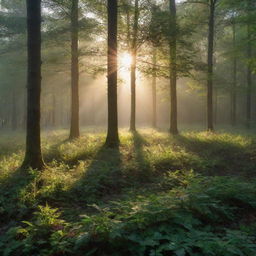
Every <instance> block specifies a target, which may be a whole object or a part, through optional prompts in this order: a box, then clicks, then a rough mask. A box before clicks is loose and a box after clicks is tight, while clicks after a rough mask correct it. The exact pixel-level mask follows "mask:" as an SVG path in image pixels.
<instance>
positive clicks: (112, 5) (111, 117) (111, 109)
mask: <svg viewBox="0 0 256 256" xmlns="http://www.w3.org/2000/svg"><path fill="white" fill-rule="evenodd" d="M118 145H119V137H118V109H117V0H108V133H107V139H106V146H108V147H117V146H118Z"/></svg>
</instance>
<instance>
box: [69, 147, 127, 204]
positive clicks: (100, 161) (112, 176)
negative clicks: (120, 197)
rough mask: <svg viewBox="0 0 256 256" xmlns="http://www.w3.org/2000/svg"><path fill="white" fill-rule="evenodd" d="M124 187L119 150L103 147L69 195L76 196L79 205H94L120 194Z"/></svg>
mask: <svg viewBox="0 0 256 256" xmlns="http://www.w3.org/2000/svg"><path fill="white" fill-rule="evenodd" d="M123 186H125V180H124V178H123V173H122V161H121V153H120V150H119V148H107V147H106V146H105V145H102V146H101V147H100V148H99V150H98V151H97V153H96V154H95V155H94V157H93V159H92V161H91V163H90V164H89V166H88V167H86V169H85V173H84V174H83V175H82V177H81V178H80V179H79V180H78V181H77V182H75V183H74V184H73V186H72V187H71V188H70V190H69V191H67V193H68V194H70V195H76V196H75V198H73V200H75V201H77V203H78V204H79V203H82V204H84V202H86V203H88V202H89V203H94V202H95V201H97V200H98V199H102V198H108V197H110V196H112V195H115V194H119V193H120V192H121V189H122V187H123Z"/></svg>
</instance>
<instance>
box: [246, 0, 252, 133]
mask: <svg viewBox="0 0 256 256" xmlns="http://www.w3.org/2000/svg"><path fill="white" fill-rule="evenodd" d="M250 6H251V2H250V0H248V13H249V12H250ZM251 32H252V31H251V25H250V21H248V23H247V63H248V64H247V90H246V126H247V128H250V127H251V112H252V110H251V101H252V98H251V97H252V95H251V94H252V68H251V58H252V44H251V40H252V37H251Z"/></svg>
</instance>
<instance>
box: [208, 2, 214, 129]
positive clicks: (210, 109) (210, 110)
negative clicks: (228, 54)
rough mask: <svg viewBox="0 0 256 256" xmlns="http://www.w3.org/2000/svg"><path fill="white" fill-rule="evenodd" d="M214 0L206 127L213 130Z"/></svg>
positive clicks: (209, 45)
mask: <svg viewBox="0 0 256 256" xmlns="http://www.w3.org/2000/svg"><path fill="white" fill-rule="evenodd" d="M215 3H216V0H210V15H209V31H208V33H209V34H208V61H207V63H208V74H207V128H208V131H213V130H214V128H213V44H214V15H215Z"/></svg>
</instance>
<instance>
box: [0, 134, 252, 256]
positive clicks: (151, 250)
mask: <svg viewBox="0 0 256 256" xmlns="http://www.w3.org/2000/svg"><path fill="white" fill-rule="evenodd" d="M67 136H68V133H67V131H65V130H60V131H52V132H48V133H44V134H43V142H42V150H43V153H44V158H45V161H46V163H47V169H45V170H44V171H43V172H42V173H41V172H37V171H34V170H28V172H27V173H24V172H21V171H19V169H18V167H19V166H20V164H21V162H22V159H23V155H24V136H23V135H22V134H16V133H15V134H14V133H8V134H7V133H6V134H4V135H2V136H1V138H0V149H1V152H0V170H1V171H0V255H5V256H8V255H17V256H20V255H22V256H23V255H24V256H25V255H49V256H53V255H54V256H59V255H78V256H80V255H81V256H82V255H102V256H103V255H111V256H112V255H120V256H121V255H122V256H123V255H150V256H151V255H164V256H165V255H178V256H180V255H184V256H186V255H199V256H201V255H217V256H219V255H224V256H226V255H227V256H229V255H249V256H250V255H251V256H254V255H256V246H255V241H256V236H255V231H256V226H255V219H256V180H255V175H256V137H254V136H253V135H248V134H247V135H246V134H244V133H243V135H239V133H235V132H232V133H231V132H230V133H225V132H221V133H216V134H212V133H206V132H184V133H182V134H181V135H179V136H170V135H169V134H168V133H164V132H157V131H154V130H150V129H143V130H139V132H138V133H135V134H131V133H129V132H127V131H125V130H122V131H121V133H120V140H121V145H120V148H119V149H118V150H117V149H107V148H105V147H104V140H105V134H104V133H102V132H97V133H92V132H88V131H87V132H83V135H82V136H81V138H80V139H78V140H76V141H73V142H69V141H67V140H66V138H67Z"/></svg>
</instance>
